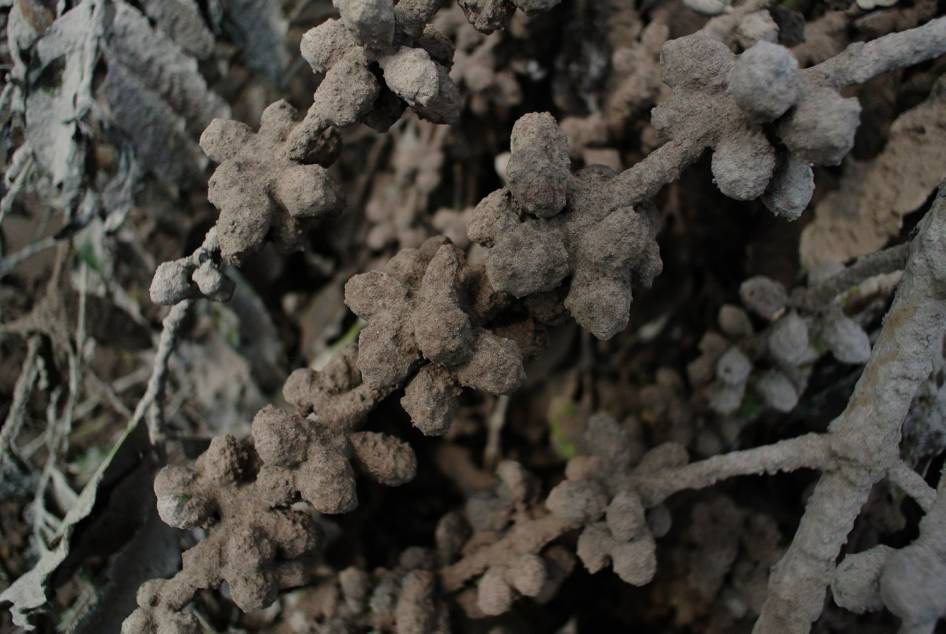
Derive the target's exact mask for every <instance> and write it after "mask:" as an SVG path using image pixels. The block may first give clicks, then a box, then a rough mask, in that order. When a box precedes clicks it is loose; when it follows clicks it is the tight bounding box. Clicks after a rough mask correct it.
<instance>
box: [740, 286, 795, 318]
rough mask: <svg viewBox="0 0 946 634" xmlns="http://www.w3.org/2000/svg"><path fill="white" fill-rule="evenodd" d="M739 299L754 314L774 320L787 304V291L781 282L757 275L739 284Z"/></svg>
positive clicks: (780, 314)
mask: <svg viewBox="0 0 946 634" xmlns="http://www.w3.org/2000/svg"><path fill="white" fill-rule="evenodd" d="M739 299H741V300H742V303H743V305H744V306H745V307H746V308H748V309H749V310H751V311H752V312H754V313H755V314H756V315H758V316H760V317H762V318H764V319H767V320H769V321H774V320H776V319H778V318H779V317H781V316H782V314H783V312H784V311H785V307H786V306H787V305H788V291H786V290H785V286H783V285H782V284H781V283H779V282H776V281H775V280H773V279H771V278H768V277H764V276H761V275H758V276H756V277H750V278H749V279H747V280H746V281H745V282H743V283H742V284H740V285H739Z"/></svg>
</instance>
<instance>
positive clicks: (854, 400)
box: [754, 189, 946, 634]
mask: <svg viewBox="0 0 946 634" xmlns="http://www.w3.org/2000/svg"><path fill="white" fill-rule="evenodd" d="M944 236H946V190H943V189H941V190H940V192H939V194H938V195H937V199H936V201H935V202H934V203H933V206H932V208H931V210H930V211H929V212H928V213H927V215H926V217H925V218H924V219H923V221H922V222H921V223H920V228H919V232H918V235H917V237H916V238H914V240H913V242H912V246H911V255H910V259H909V261H908V262H907V267H906V271H905V272H904V275H903V279H902V280H901V282H900V286H899V287H898V289H897V294H896V297H895V299H894V302H893V306H892V307H891V308H890V311H889V312H888V313H887V316H886V318H885V320H884V328H883V329H882V330H881V333H880V336H879V337H878V338H877V341H876V342H875V344H874V351H873V354H872V355H871V359H870V361H869V362H868V363H867V365H866V366H865V368H864V371H863V373H862V374H861V376H860V379H859V380H858V382H857V385H856V386H855V388H854V393H853V395H852V396H851V399H850V401H849V402H848V406H847V407H846V408H845V411H844V412H842V413H841V415H840V416H838V417H837V418H836V419H835V420H834V421H832V423H831V425H830V426H829V435H830V438H831V447H832V450H833V452H835V453H836V454H837V455H838V456H839V458H840V459H839V461H838V462H837V468H836V469H835V470H832V471H828V472H826V473H824V474H822V476H821V478H820V480H819V482H818V484H817V485H816V486H815V488H814V491H813V492H812V495H811V497H810V498H809V499H808V502H807V505H806V508H805V514H804V516H803V517H802V520H801V522H800V524H799V527H798V530H797V531H796V533H795V537H794V539H793V540H792V544H791V546H789V548H788V550H787V551H786V553H785V556H784V557H782V559H781V561H780V562H779V563H778V564H777V565H776V566H775V568H774V569H773V574H772V576H771V577H770V579H769V587H768V595H767V598H766V602H765V605H764V606H763V609H762V613H761V615H760V617H759V620H758V622H757V623H756V626H755V630H754V631H755V632H756V634H776V633H779V634H781V633H783V632H784V633H788V634H796V633H802V632H808V631H809V629H810V626H811V623H812V622H813V621H814V620H815V619H816V618H817V617H818V615H819V614H821V611H822V608H823V603H824V591H825V585H826V583H827V580H829V579H830V578H831V571H832V570H833V568H834V562H835V560H836V558H837V556H838V553H839V552H840V549H841V547H842V545H843V544H844V542H845V540H846V539H847V535H848V533H849V532H850V530H851V528H852V526H853V524H854V521H855V519H856V518H857V517H858V515H859V514H860V512H861V509H862V507H863V505H864V503H865V502H866V501H867V498H868V495H869V494H870V490H871V488H872V487H873V485H874V484H875V483H876V482H877V481H878V480H880V479H881V478H882V477H884V475H885V473H886V471H887V468H888V467H889V466H892V465H894V464H896V463H897V462H898V461H899V460H900V456H899V438H900V427H901V425H902V423H903V420H904V418H905V416H906V414H907V412H908V410H909V407H910V403H911V402H912V400H913V396H914V394H916V390H917V386H918V385H919V384H920V383H921V382H922V381H925V380H926V379H927V378H928V376H929V372H930V368H931V367H932V355H934V354H938V353H939V352H938V351H939V346H940V343H941V337H942V336H943V329H944V324H946V257H944V253H946V237H944ZM934 342H935V343H934ZM937 532H938V533H939V534H942V531H941V530H940V531H937ZM921 534H922V529H921ZM927 561H929V560H928V559H927ZM917 563H918V562H917ZM919 570H922V568H921V569H919ZM934 572H935V573H936V574H937V575H938V576H934V577H933V578H934V579H938V580H939V581H942V579H944V578H946V577H944V575H943V574H942V573H941V572H939V571H934ZM881 583H882V588H883V581H882V582H881ZM937 598H938V600H939V601H940V603H941V598H942V592H939V593H938V594H937ZM888 605H889V604H888ZM917 607H918V608H919V610H918V614H917V615H918V616H925V617H929V616H930V614H929V613H928V612H927V613H926V614H922V612H923V610H924V609H926V608H927V607H928V604H926V605H924V599H923V597H920V596H917ZM908 612H909V609H905V610H904V613H908ZM907 631H909V630H907ZM927 631H928V630H927Z"/></svg>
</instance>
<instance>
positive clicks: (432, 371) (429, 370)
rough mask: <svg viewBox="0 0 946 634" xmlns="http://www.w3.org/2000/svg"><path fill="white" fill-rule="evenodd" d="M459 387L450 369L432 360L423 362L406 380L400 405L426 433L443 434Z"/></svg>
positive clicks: (415, 424)
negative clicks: (410, 377) (432, 362)
mask: <svg viewBox="0 0 946 634" xmlns="http://www.w3.org/2000/svg"><path fill="white" fill-rule="evenodd" d="M461 393H462V390H461V389H460V386H459V385H457V384H456V383H454V382H453V380H452V378H451V376H450V371H449V370H447V369H446V368H445V367H443V366H440V365H435V364H430V365H425V366H424V367H422V368H421V369H420V370H418V371H417V374H416V375H415V376H414V379H413V380H412V381H411V382H410V383H408V384H407V387H406V388H405V390H404V397H403V398H402V399H401V407H403V408H404V411H405V412H407V414H408V416H410V417H411V421H412V422H413V423H414V426H415V427H417V429H419V430H420V431H421V432H423V433H424V434H426V435H428V436H440V435H442V434H445V433H446V432H447V430H448V429H449V428H450V423H451V422H453V414H454V412H456V409H457V401H458V399H459V398H460V395H461Z"/></svg>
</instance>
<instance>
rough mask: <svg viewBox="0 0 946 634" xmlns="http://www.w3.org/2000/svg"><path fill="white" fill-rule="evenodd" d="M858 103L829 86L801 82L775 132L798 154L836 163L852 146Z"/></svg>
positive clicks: (822, 162) (818, 161)
mask: <svg viewBox="0 0 946 634" xmlns="http://www.w3.org/2000/svg"><path fill="white" fill-rule="evenodd" d="M860 115H861V106H860V104H859V103H858V101H857V99H856V98H854V97H847V98H845V97H842V96H841V95H839V94H838V93H837V92H835V91H834V90H833V89H831V88H825V87H823V86H818V85H813V84H810V83H807V82H802V86H801V90H800V93H799V99H798V103H797V104H796V106H795V108H794V109H793V110H792V111H791V112H790V113H788V116H786V117H785V120H784V121H782V122H781V123H780V124H779V126H778V135H779V137H780V138H781V139H782V142H783V143H785V146H786V147H787V148H788V149H789V150H790V151H791V152H792V153H793V154H794V155H796V156H797V157H798V158H800V159H801V160H803V161H807V162H808V163H814V164H815V165H837V164H839V163H840V162H841V160H842V159H844V157H845V156H847V154H848V152H850V151H851V148H853V147H854V134H855V133H856V132H857V125H858V123H860Z"/></svg>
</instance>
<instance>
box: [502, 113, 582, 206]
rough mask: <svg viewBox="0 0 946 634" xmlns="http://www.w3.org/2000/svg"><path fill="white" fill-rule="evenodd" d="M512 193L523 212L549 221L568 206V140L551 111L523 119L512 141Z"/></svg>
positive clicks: (509, 178)
mask: <svg viewBox="0 0 946 634" xmlns="http://www.w3.org/2000/svg"><path fill="white" fill-rule="evenodd" d="M509 146H510V157H509V162H508V163H507V164H506V180H507V182H508V183H509V185H508V186H509V191H510V192H511V193H512V196H513V198H514V199H515V200H516V201H517V202H518V203H519V205H520V207H521V208H522V210H523V211H525V212H527V213H530V214H533V215H535V216H538V217H540V218H548V217H551V216H554V215H556V214H558V212H560V211H561V210H562V208H563V207H564V206H565V195H566V193H567V186H568V178H569V176H570V175H571V169H570V166H571V162H570V161H569V158H568V139H567V138H566V137H565V134H564V133H563V132H562V130H561V129H560V128H559V127H558V124H557V123H556V122H555V119H554V118H553V117H552V115H550V114H549V113H547V112H543V113H532V114H527V115H523V116H522V117H520V118H519V119H518V120H517V121H516V123H515V125H513V127H512V135H511V136H510V138H509Z"/></svg>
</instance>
